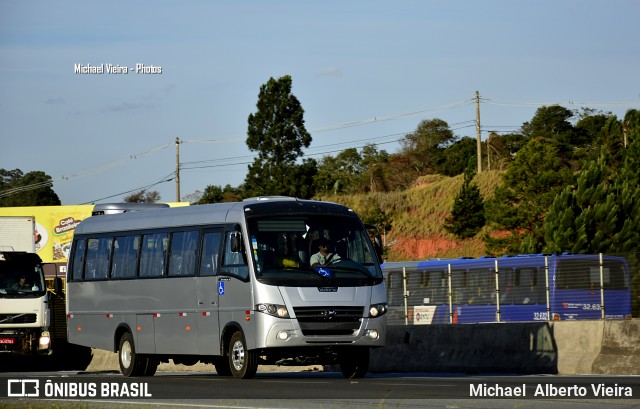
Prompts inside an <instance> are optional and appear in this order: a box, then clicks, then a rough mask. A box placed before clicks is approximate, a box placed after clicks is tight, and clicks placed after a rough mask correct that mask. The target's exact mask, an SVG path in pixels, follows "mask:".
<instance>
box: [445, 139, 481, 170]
mask: <svg viewBox="0 0 640 409" xmlns="http://www.w3.org/2000/svg"><path fill="white" fill-rule="evenodd" d="M477 149H478V147H477V142H476V139H475V138H462V139H460V140H457V141H455V142H453V143H452V144H451V145H450V146H448V147H447V148H446V149H445V150H444V151H443V152H442V163H441V164H440V165H439V166H438V173H441V174H443V175H446V176H457V175H459V174H461V173H464V172H465V170H466V168H467V165H468V163H469V158H473V160H474V161H475V160H476V156H477V152H478V151H477ZM476 164H477V162H476ZM476 167H477V165H476Z"/></svg>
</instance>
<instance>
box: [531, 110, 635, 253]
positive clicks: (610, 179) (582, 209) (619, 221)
mask: <svg viewBox="0 0 640 409" xmlns="http://www.w3.org/2000/svg"><path fill="white" fill-rule="evenodd" d="M612 119H615V118H610V119H608V120H607V126H605V127H604V129H605V132H606V129H607V128H609V129H616V127H615V125H614V124H613V123H611V120H612ZM615 122H617V121H615ZM618 124H619V123H618ZM627 129H628V130H629V136H630V144H629V147H628V148H627V149H624V150H619V151H618V150H615V149H614V150H613V151H610V150H609V149H610V147H607V146H603V147H602V149H601V151H600V152H601V153H600V156H599V158H598V159H597V160H594V161H592V162H591V163H590V165H589V166H588V167H586V168H585V169H583V170H582V171H581V172H580V174H579V175H578V178H577V181H576V184H575V186H567V187H566V188H565V189H564V190H563V191H562V193H561V194H559V195H558V196H557V197H556V199H555V200H554V202H553V205H552V206H551V208H550V210H549V213H548V214H547V217H546V218H545V223H544V227H545V241H546V244H545V251H549V252H563V251H570V252H576V253H600V252H602V253H607V252H609V253H611V252H613V253H617V252H630V251H636V252H637V251H638V250H640V121H638V122H637V123H629V124H628V127H627ZM616 133H617V132H616ZM617 157H622V160H621V161H618V160H617V159H616V158H617Z"/></svg>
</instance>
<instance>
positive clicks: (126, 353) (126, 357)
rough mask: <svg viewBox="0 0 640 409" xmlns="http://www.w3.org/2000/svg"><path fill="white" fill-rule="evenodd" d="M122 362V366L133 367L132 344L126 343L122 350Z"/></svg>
mask: <svg viewBox="0 0 640 409" xmlns="http://www.w3.org/2000/svg"><path fill="white" fill-rule="evenodd" d="M120 362H122V366H124V367H125V368H128V367H129V366H130V365H131V344H130V343H128V342H125V343H124V344H122V348H121V349H120Z"/></svg>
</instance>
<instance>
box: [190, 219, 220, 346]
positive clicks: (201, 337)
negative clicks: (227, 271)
mask: <svg viewBox="0 0 640 409" xmlns="http://www.w3.org/2000/svg"><path fill="white" fill-rule="evenodd" d="M222 238H223V230H222V229H210V230H205V231H204V237H203V241H202V251H201V252H200V275H199V277H198V278H197V280H198V283H197V285H196V287H197V294H198V300H197V309H198V351H199V354H200V355H220V326H219V321H218V297H219V295H218V274H219V272H220V262H221V258H222V256H221V255H222V242H223V240H222Z"/></svg>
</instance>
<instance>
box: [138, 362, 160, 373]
mask: <svg viewBox="0 0 640 409" xmlns="http://www.w3.org/2000/svg"><path fill="white" fill-rule="evenodd" d="M146 361H147V365H146V366H145V368H144V372H143V374H142V376H153V375H155V373H156V371H157V370H158V365H159V364H160V361H158V360H157V359H152V358H146Z"/></svg>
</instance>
